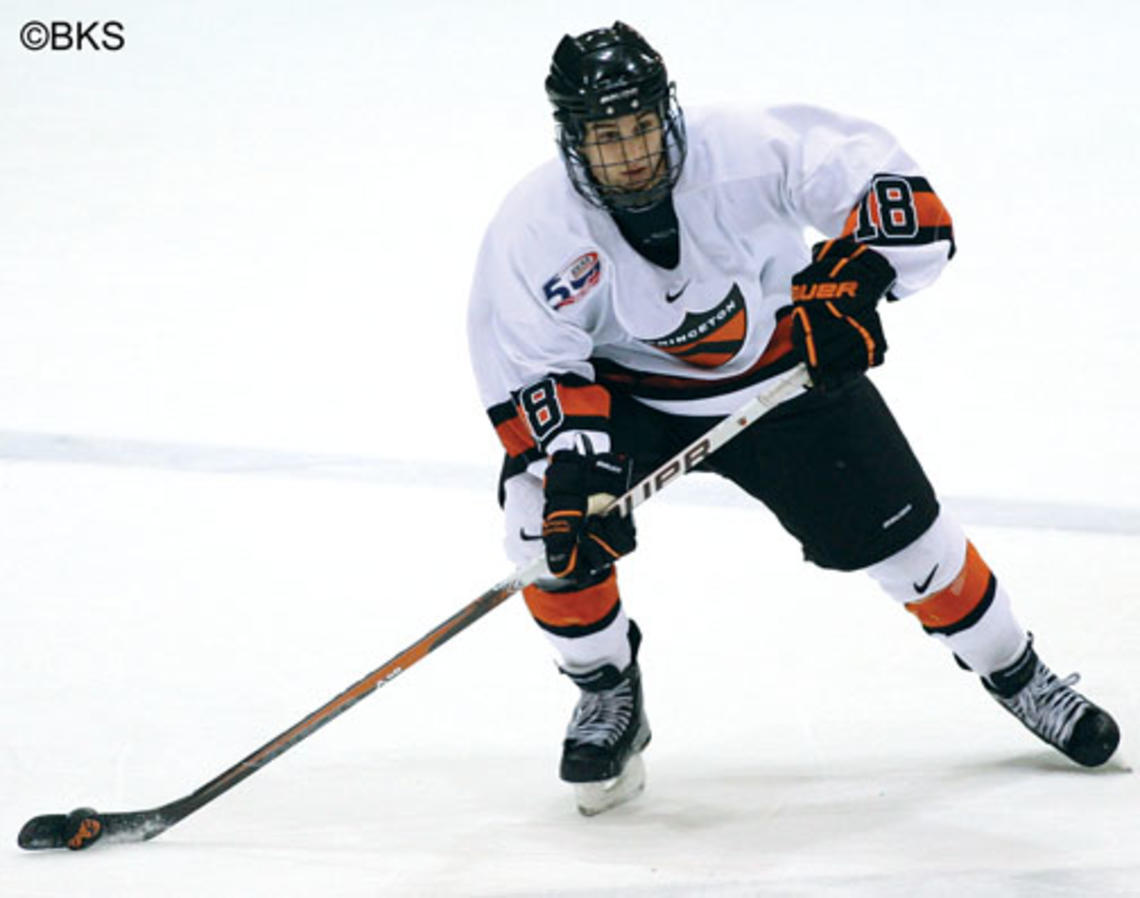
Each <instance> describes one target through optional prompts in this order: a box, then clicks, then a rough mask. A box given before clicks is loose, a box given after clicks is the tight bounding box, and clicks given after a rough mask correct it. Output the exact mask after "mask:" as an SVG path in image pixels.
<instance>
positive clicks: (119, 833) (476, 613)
mask: <svg viewBox="0 0 1140 898" xmlns="http://www.w3.org/2000/svg"><path fill="white" fill-rule="evenodd" d="M809 383H810V381H809V379H808V375H807V372H806V370H805V369H804V367H803V365H798V366H796V367H795V368H793V369H792V370H791V371H790V372H788V374H787V375H785V376H784V377H783V378H782V379H781V380H780V382H779V383H777V384H775V385H774V386H773V387H772V388H771V389H769V390H768V391H767V392H765V393H764V394H762V395H760V396H757V397H755V398H754V399H751V400H750V401H749V402H748V403H747V404H746V405H744V406H743V407H742V408H741V409H739V410H738V411H737V412H735V413H734V414H732V415H729V416H728V417H727V418H725V419H724V420H723V421H721V422H720V423H719V424H717V425H716V426H714V427H713V428H712V429H711V430H709V431H708V433H706V434H705V435H704V436H702V437H700V438H699V439H698V440H696V441H695V442H694V443H692V444H691V445H689V446H687V447H686V448H685V449H683V450H682V451H681V452H679V453H677V454H676V455H675V456H673V458H671V459H669V461H667V462H665V464H663V465H661V467H659V468H658V469H657V470H656V471H654V472H653V473H651V474H650V475H649V476H647V477H646V478H644V479H643V480H641V481H640V482H639V483H637V484H635V485H634V486H633V488H632V489H630V490H629V491H628V492H627V493H625V494H624V495H622V496H620V497H618V498H617V499H615V500H614V501H613V502H612V503H611V504H610V505H609V506H608V507H607V508H606V509H604V510H603V512H602V513H608V512H612V511H615V510H616V511H617V512H618V513H620V514H624V515H628V514H629V513H630V512H632V511H633V509H634V508H636V507H637V506H639V505H641V504H642V503H643V502H645V501H647V500H648V499H649V498H650V497H652V496H653V495H654V494H655V493H657V492H659V491H660V490H661V489H663V488H664V487H665V486H666V485H668V484H669V483H671V482H672V481H673V480H675V479H677V478H678V477H680V476H681V475H683V474H687V473H688V472H689V471H691V470H692V469H693V468H694V467H696V466H697V465H699V464H700V463H701V462H702V461H703V460H704V459H706V458H707V457H708V456H710V455H711V454H712V453H713V452H715V451H716V450H717V449H719V448H720V447H721V446H723V445H724V444H725V443H727V442H728V441H729V440H731V439H732V438H733V437H735V436H736V435H737V434H739V433H741V432H742V431H743V430H744V429H745V428H747V427H748V426H749V425H750V424H752V423H753V422H754V421H756V420H757V419H758V418H759V417H760V416H761V415H763V414H764V413H765V412H767V411H769V410H771V409H772V408H774V407H775V406H776V405H778V404H779V403H780V402H782V401H784V400H785V399H788V398H790V397H792V396H794V395H796V394H797V393H799V392H801V391H803V390H804V389H805V388H806V387H807V386H808V385H809ZM545 571H546V561H545V558H544V557H542V556H539V557H538V558H536V559H535V560H534V561H533V562H531V563H529V564H526V565H524V566H522V567H520V568H518V569H517V570H516V571H515V572H514V573H513V574H511V576H509V577H508V578H507V579H505V580H502V581H500V582H499V583H496V584H495V585H494V586H492V587H491V588H490V589H488V590H487V591H486V592H484V593H483V594H482V595H481V596H479V598H477V599H475V601H473V602H471V603H470V604H468V605H466V606H464V607H463V608H462V609H460V610H459V611H458V612H456V613H455V614H454V615H452V616H451V617H449V618H448V619H447V620H445V621H444V622H443V623H442V624H440V625H439V626H437V627H435V628H434V629H433V630H431V631H429V632H428V633H426V634H424V635H423V636H422V637H420V638H419V639H418V640H417V641H416V642H414V643H412V645H410V646H408V647H407V648H406V649H404V650H403V651H402V652H400V653H399V654H398V655H396V656H395V657H393V658H390V659H389V660H388V661H386V662H385V663H384V664H382V665H381V666H380V667H378V668H376V670H374V671H372V672H371V673H369V674H368V675H367V676H365V677H364V678H362V679H361V680H359V681H357V682H356V683H354V684H353V685H351V686H349V687H348V688H347V689H346V690H344V692H342V693H340V694H339V695H337V696H336V697H335V698H333V699H331V700H330V701H328V702H326V703H325V704H324V705H322V706H321V707H320V708H318V709H317V710H316V711H313V712H312V713H311V714H309V715H308V716H307V717H305V718H304V719H303V720H301V721H299V722H298V723H296V724H294V725H293V726H291V727H290V728H289V729H287V730H285V731H284V732H282V733H280V734H279V735H277V736H275V737H274V738H273V739H271V740H269V741H268V742H266V743H265V744H264V745H263V746H261V748H259V749H257V751H255V752H253V753H252V754H251V755H249V756H247V757H245V758H243V759H242V760H240V761H238V762H237V763H236V764H234V765H233V766H232V767H230V768H229V769H228V770H225V771H223V772H222V773H220V774H218V776H216V777H214V779H212V780H210V781H209V782H208V783H206V784H204V785H202V786H200V787H199V788H198V789H196V790H195V791H194V792H191V793H190V794H189V795H186V796H183V797H182V798H178V799H175V800H174V801H172V802H169V803H168V804H164V805H162V806H160V807H157V808H152V809H151V810H146V811H126V812H122V813H110V814H103V813H99V812H97V811H95V810H93V809H92V808H77V809H76V810H74V811H72V812H71V813H70V814H43V815H41V816H39V817H33V818H32V819H31V820H29V821H28V822H27V823H25V824H24V826H23V828H22V829H21V830H20V835H19V837H18V838H17V843H18V844H19V846H20V847H21V848H26V849H28V850H29V851H36V850H41V849H46V848H65V847H66V848H70V849H72V850H79V849H83V848H88V847H90V846H91V845H93V844H95V842H97V841H99V840H103V839H105V840H107V841H108V842H142V841H145V840H147V839H153V838H154V837H155V836H157V835H158V834H159V833H162V832H165V831H166V830H167V829H169V828H170V827H172V826H174V824H176V823H178V821H180V820H182V819H183V818H184V817H187V816H189V815H190V814H193V813H194V812H195V811H196V810H198V809H199V808H200V807H202V806H203V805H206V804H208V803H209V802H211V801H213V800H214V799H215V798H217V797H218V796H219V795H221V794H222V793H223V792H226V791H228V790H230V789H232V788H233V787H234V786H236V785H237V784H238V783H240V782H241V781H242V780H244V779H245V778H246V777H249V776H252V775H253V774H254V773H256V772H257V771H258V770H260V769H261V768H262V767H264V766H265V765H266V764H268V763H269V762H270V761H272V760H273V759H274V758H277V757H280V756H281V755H283V754H284V753H285V752H287V751H288V750H289V749H290V748H292V747H293V746H294V745H296V744H297V743H298V742H301V741H303V740H304V739H307V738H308V737H309V736H311V735H312V734H313V733H315V732H316V731H317V730H318V729H320V728H321V727H323V726H324V725H325V724H326V723H328V722H329V721H330V720H332V719H333V718H335V717H338V716H340V715H341V714H343V713H344V712H345V711H347V710H348V709H349V708H351V707H352V706H353V705H355V704H356V703H357V702H359V701H360V700H361V699H363V698H366V697H367V696H368V695H370V694H371V693H373V692H375V691H376V690H377V689H378V688H380V687H381V686H384V685H386V684H387V683H389V682H391V681H392V680H393V679H395V678H396V677H397V676H399V675H400V674H401V673H403V672H404V671H406V670H407V669H408V668H409V667H411V666H412V665H413V664H415V663H416V662H417V661H419V660H420V659H421V658H423V657H424V656H425V655H427V654H428V653H430V652H432V651H434V650H435V649H437V648H439V647H440V646H441V645H443V644H444V643H445V642H447V641H448V640H449V639H451V638H452V637H453V636H455V635H456V634H458V633H460V632H462V631H463V630H466V629H467V628H468V627H469V626H471V625H472V624H473V623H475V621H477V620H479V618H481V617H482V616H483V615H484V614H486V613H487V612H488V611H490V610H492V609H493V608H496V607H497V606H499V605H501V604H502V603H503V602H504V601H506V600H507V599H508V598H510V597H511V596H512V595H514V594H515V593H516V592H518V591H519V590H520V589H522V588H523V587H524V586H528V585H529V584H531V583H533V582H534V581H535V580H537V579H539V578H540V577H541V576H542V575H543V574H544V573H545Z"/></svg>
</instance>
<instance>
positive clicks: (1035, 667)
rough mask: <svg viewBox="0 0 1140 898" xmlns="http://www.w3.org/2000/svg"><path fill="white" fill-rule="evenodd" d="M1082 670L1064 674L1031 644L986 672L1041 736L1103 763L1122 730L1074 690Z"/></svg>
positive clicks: (992, 688) (1010, 707)
mask: <svg viewBox="0 0 1140 898" xmlns="http://www.w3.org/2000/svg"><path fill="white" fill-rule="evenodd" d="M1079 679H1080V674H1075V673H1074V674H1069V676H1067V677H1065V678H1064V679H1058V678H1057V676H1056V675H1055V674H1054V673H1053V672H1052V671H1051V670H1049V668H1048V667H1046V666H1045V665H1044V664H1042V663H1041V659H1040V658H1038V657H1037V652H1035V651H1034V650H1033V635H1032V634H1030V636H1029V644H1028V645H1027V646H1026V647H1025V651H1024V652H1022V653H1021V655H1020V656H1019V657H1018V659H1017V660H1016V661H1014V662H1013V663H1012V664H1011V665H1009V667H1006V668H1003V669H1002V670H999V671H995V672H994V673H992V674H990V675H989V676H988V677H982V685H983V686H985V687H986V691H987V692H989V693H990V695H992V696H993V697H994V698H995V699H996V700H997V701H998V703H999V704H1000V705H1001V706H1002V707H1003V708H1005V709H1006V710H1007V711H1009V713H1010V714H1012V715H1013V716H1014V717H1016V718H1017V719H1018V720H1020V721H1021V722H1022V723H1023V724H1025V726H1026V727H1027V728H1028V729H1029V730H1030V731H1031V732H1033V733H1034V734H1035V735H1036V736H1038V737H1039V738H1041V739H1043V740H1044V741H1045V742H1048V743H1049V744H1050V745H1052V746H1053V747H1054V748H1056V749H1058V750H1059V751H1061V752H1062V753H1063V754H1065V755H1067V756H1068V757H1069V758H1072V760H1074V761H1076V762H1077V763H1078V764H1083V765H1084V766H1085V767H1097V766H1099V765H1100V764H1103V763H1104V762H1105V761H1107V760H1108V759H1109V758H1110V757H1112V753H1113V752H1114V751H1116V746H1117V743H1119V742H1120V730H1119V729H1118V728H1117V726H1116V721H1114V720H1113V719H1112V717H1111V716H1110V715H1109V713H1108V712H1107V711H1105V710H1104V709H1103V708H1100V707H1098V706H1097V705H1094V704H1093V703H1092V702H1090V701H1089V700H1088V699H1087V698H1085V697H1084V696H1083V695H1081V694H1080V693H1079V692H1077V691H1076V690H1075V689H1073V686H1074V685H1076V683H1077V681H1078V680H1079Z"/></svg>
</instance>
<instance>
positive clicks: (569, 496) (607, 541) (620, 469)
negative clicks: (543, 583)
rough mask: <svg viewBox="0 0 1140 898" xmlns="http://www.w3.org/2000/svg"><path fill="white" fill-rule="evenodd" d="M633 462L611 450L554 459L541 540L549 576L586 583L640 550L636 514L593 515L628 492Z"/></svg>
mask: <svg viewBox="0 0 1140 898" xmlns="http://www.w3.org/2000/svg"><path fill="white" fill-rule="evenodd" d="M630 468H631V465H630V462H629V460H628V459H626V458H624V457H623V456H619V455H615V454H614V453H612V452H603V453H601V454H600V455H583V454H581V453H579V452H571V451H568V450H562V451H559V452H555V453H554V455H553V456H551V459H550V464H549V465H548V466H547V468H546V479H545V480H544V481H543V493H544V496H545V500H546V501H545V503H544V504H543V508H542V542H543V545H544V546H545V548H546V565H547V567H549V568H550V573H551V574H553V575H554V576H555V577H558V578H559V579H564V580H583V581H584V580H587V579H589V578H590V576H591V575H593V574H597V573H598V572H599V571H604V570H605V569H606V568H608V567H609V566H610V565H612V564H613V563H614V561H615V560H617V559H618V558H620V557H621V556H622V555H626V554H628V553H630V552H632V551H633V550H634V549H635V548H636V547H637V532H636V529H635V528H634V525H633V516H632V515H631V516H629V517H623V516H622V515H620V514H618V513H617V512H614V513H613V514H607V515H599V514H592V513H591V510H593V511H595V512H596V511H597V510H598V509H599V508H600V507H604V505H605V504H607V503H608V502H610V501H611V500H612V499H616V498H617V497H618V496H620V495H621V494H622V493H624V492H625V491H626V489H627V488H628V484H629V475H630Z"/></svg>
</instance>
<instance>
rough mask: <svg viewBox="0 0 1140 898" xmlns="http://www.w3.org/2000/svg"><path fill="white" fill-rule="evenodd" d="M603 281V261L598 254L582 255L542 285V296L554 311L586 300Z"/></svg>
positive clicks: (591, 252) (588, 253)
mask: <svg viewBox="0 0 1140 898" xmlns="http://www.w3.org/2000/svg"><path fill="white" fill-rule="evenodd" d="M601 279H602V260H601V258H600V257H599V256H598V254H597V253H596V252H593V251H590V252H586V253H582V255H580V256H578V257H577V258H575V259H574V260H573V261H572V262H570V263H569V264H568V265H566V266H565V267H564V268H563V269H562V270H561V271H560V272H558V274H556V275H555V276H554V277H552V278H551V279H550V280H548V281H547V282H546V283H545V284H543V285H542V295H543V296H545V297H546V301H547V303H548V304H549V305H550V307H551V308H553V309H561V308H563V307H564V306H568V305H571V304H573V303H576V302H578V301H579V300H580V299H582V298H584V297H585V296H586V294H588V293H589V292H590V291H591V290H593V289H594V287H596V286H597V285H598V282H599V281H601Z"/></svg>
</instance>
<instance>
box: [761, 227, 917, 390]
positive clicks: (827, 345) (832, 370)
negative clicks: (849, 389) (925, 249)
mask: <svg viewBox="0 0 1140 898" xmlns="http://www.w3.org/2000/svg"><path fill="white" fill-rule="evenodd" d="M811 252H812V260H813V261H812V263H811V264H810V265H808V266H807V268H805V269H804V270H803V271H801V272H799V273H798V274H796V275H794V276H793V277H792V307H791V309H784V310H781V313H780V317H783V316H784V315H788V314H790V315H791V316H792V343H793V344H794V345H795V347H796V349H797V350H798V351H799V352H800V355H801V356H802V357H803V359H804V361H806V362H807V366H808V370H809V372H810V373H811V379H812V383H814V384H815V385H816V386H817V387H820V388H821V389H824V390H826V389H828V388H829V387H836V386H838V385H840V384H841V383H843V382H844V381H847V380H850V379H851V378H852V377H853V376H855V375H857V374H861V373H862V372H864V371H866V370H867V369H868V368H874V367H875V366H876V365H881V364H883V354H884V353H885V352H886V351H887V341H886V338H885V337H884V336H883V325H882V324H881V323H880V321H879V313H878V312H877V311H875V306H876V305H878V302H879V300H880V299H882V298H883V295H884V294H885V293H886V292H887V291H888V290H889V289H890V288H891V285H893V284H894V282H895V279H896V277H897V274H896V273H895V269H894V268H893V267H892V266H891V263H890V262H888V261H887V260H886V258H885V257H884V256H883V255H881V254H880V253H877V252H875V251H874V250H873V249H871V248H870V247H869V246H867V245H866V244H859V243H856V242H855V241H854V240H853V239H852V238H850V237H843V238H840V239H838V240H829V241H827V242H826V243H817V244H816V245H815V246H813V247H812V251H811Z"/></svg>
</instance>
